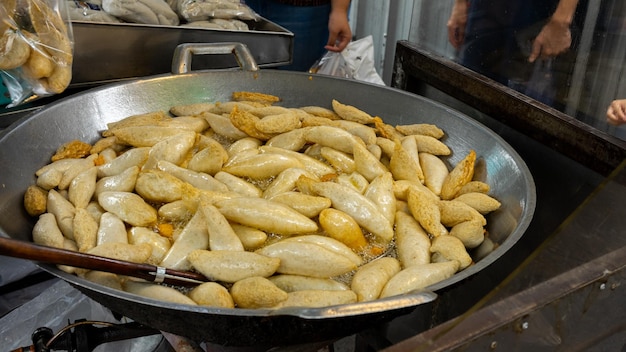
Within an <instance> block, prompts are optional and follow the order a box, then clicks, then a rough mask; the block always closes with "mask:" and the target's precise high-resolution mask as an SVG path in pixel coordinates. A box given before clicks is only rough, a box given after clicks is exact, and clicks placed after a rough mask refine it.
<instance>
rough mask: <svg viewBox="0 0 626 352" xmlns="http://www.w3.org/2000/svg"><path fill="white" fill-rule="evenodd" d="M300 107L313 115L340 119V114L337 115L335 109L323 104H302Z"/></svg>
mask: <svg viewBox="0 0 626 352" xmlns="http://www.w3.org/2000/svg"><path fill="white" fill-rule="evenodd" d="M300 109H301V110H302V111H304V112H306V113H308V114H311V115H315V116H319V117H325V118H327V119H331V120H338V119H340V117H339V115H337V113H336V112H334V111H333V110H330V109H327V108H324V107H321V106H302V107H300Z"/></svg>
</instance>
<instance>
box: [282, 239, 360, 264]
mask: <svg viewBox="0 0 626 352" xmlns="http://www.w3.org/2000/svg"><path fill="white" fill-rule="evenodd" d="M281 242H300V243H312V244H316V245H318V246H321V247H323V248H325V249H327V250H329V251H331V252H333V253H336V254H339V255H342V256H344V257H346V258H348V259H349V260H350V261H352V262H353V263H354V265H356V266H359V265H361V264H362V263H363V259H362V258H361V257H360V256H359V255H358V254H356V253H354V252H353V251H352V250H351V249H350V248H349V247H348V246H346V245H345V244H343V243H342V242H341V241H337V240H335V239H334V238H331V237H328V236H321V235H302V236H293V237H289V238H284V239H282V240H281Z"/></svg>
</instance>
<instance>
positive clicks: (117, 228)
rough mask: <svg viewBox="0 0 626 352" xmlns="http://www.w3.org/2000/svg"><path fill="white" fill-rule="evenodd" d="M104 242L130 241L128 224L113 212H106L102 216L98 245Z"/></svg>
mask: <svg viewBox="0 0 626 352" xmlns="http://www.w3.org/2000/svg"><path fill="white" fill-rule="evenodd" d="M103 243H128V234H127V233H126V224H124V222H123V221H122V219H120V218H119V217H118V216H117V215H115V214H113V213H109V212H105V213H104V214H102V216H100V223H99V226H98V232H97V234H96V245H100V244H103Z"/></svg>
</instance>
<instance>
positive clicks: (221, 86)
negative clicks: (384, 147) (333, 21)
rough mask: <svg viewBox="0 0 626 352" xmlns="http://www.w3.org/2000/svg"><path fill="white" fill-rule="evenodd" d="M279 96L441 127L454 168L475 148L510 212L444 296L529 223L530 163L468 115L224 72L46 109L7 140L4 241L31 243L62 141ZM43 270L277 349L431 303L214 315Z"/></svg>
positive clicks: (354, 87) (187, 331) (311, 83)
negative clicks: (158, 116)
mask: <svg viewBox="0 0 626 352" xmlns="http://www.w3.org/2000/svg"><path fill="white" fill-rule="evenodd" d="M240 90H246V91H257V92H264V93H269V94H273V95H277V96H279V97H281V98H282V99H283V100H282V102H281V103H280V104H282V105H285V106H290V107H294V106H305V105H319V106H325V107H330V104H331V100H332V99H337V100H339V101H340V102H342V103H344V104H350V105H354V106H357V107H359V108H361V109H363V110H365V111H367V112H369V113H370V114H372V115H378V116H380V117H381V118H383V120H385V121H386V122H387V123H390V124H394V125H395V124H409V123H418V122H422V123H433V124H436V125H438V126H439V127H441V128H442V129H443V130H445V131H446V133H447V136H446V137H445V143H446V144H447V145H448V146H449V147H450V148H451V149H452V151H453V153H452V155H451V156H449V158H448V161H449V162H450V164H451V165H455V164H456V163H457V162H458V161H459V160H460V159H461V158H463V157H464V156H465V155H466V154H467V152H468V151H469V150H470V149H474V150H475V151H476V153H477V156H478V162H477V172H476V173H477V176H478V177H480V179H481V180H483V181H485V182H487V183H489V184H490V185H491V194H492V195H493V196H495V197H496V198H498V199H499V200H500V201H501V202H502V208H501V209H500V210H498V211H496V212H494V213H492V214H490V215H489V217H488V228H487V229H488V231H489V235H490V239H491V240H492V241H493V242H495V244H496V246H495V249H494V250H493V251H492V252H490V253H489V254H488V255H486V256H483V257H482V258H480V259H478V258H476V259H477V262H476V264H475V265H473V266H471V267H469V268H468V269H466V270H464V271H462V272H460V273H457V274H456V275H454V276H453V277H451V278H450V279H447V280H445V281H443V282H440V283H438V284H436V285H433V286H432V287H429V289H432V290H433V291H435V292H436V291H437V290H441V289H443V288H445V287H448V286H450V285H452V284H456V283H459V282H461V281H463V280H465V279H467V278H468V277H470V276H472V275H474V274H476V273H478V272H479V271H481V270H482V269H483V268H485V267H486V266H488V265H490V264H492V263H493V262H494V261H496V260H497V259H498V258H500V257H501V256H503V255H504V254H505V253H506V252H507V250H509V249H510V248H511V246H513V245H514V244H515V243H516V242H517V241H518V239H519V238H520V237H521V236H522V234H523V233H524V232H525V230H526V228H527V227H528V225H529V223H530V221H531V218H532V215H533V211H534V208H535V201H536V198H535V186H534V182H533V179H532V176H531V174H530V172H529V170H528V168H527V167H526V164H525V163H524V161H523V160H522V159H521V158H520V156H519V155H518V154H517V153H516V152H515V150H513V149H512V148H511V147H510V146H509V145H508V144H507V143H506V142H505V141H504V140H503V139H501V138H500V137H499V136H498V135H496V134H495V133H494V132H492V131H491V130H489V129H487V128H486V127H484V126H483V125H481V124H479V123H477V122H476V121H474V120H472V119H470V118H468V117H466V116H465V115H463V114H461V113H459V112H457V111H455V110H452V109H450V108H448V107H446V106H443V105H441V104H438V103H436V102H433V101H431V100H428V99H425V98H423V97H420V96H416V95H413V94H409V93H405V92H402V91H398V90H394V89H391V88H387V87H382V86H376V85H371V84H367V83H363V82H357V81H353V80H347V79H341V78H335V77H329V76H317V75H311V74H306V73H298V72H287V71H279V70H261V71H252V72H251V71H245V70H237V71H233V70H225V71H210V72H193V73H188V74H174V75H161V76H155V77H150V78H146V79H139V80H135V81H131V82H127V83H120V84H112V85H108V86H104V87H100V88H95V89H92V90H88V91H85V92H83V93H79V94H76V95H73V96H70V97H68V98H65V99H62V100H59V101H57V102H55V103H52V104H50V105H47V106H45V107H44V108H42V109H41V110H39V111H37V112H35V113H33V114H32V115H30V116H27V117H25V118H23V119H21V120H20V121H17V122H16V123H14V124H13V125H11V126H10V127H9V128H8V129H7V130H5V131H3V132H2V134H0V165H2V169H3V170H2V173H1V175H0V235H2V236H7V237H12V238H15V239H20V240H30V239H31V230H32V227H33V225H34V222H35V219H32V218H30V217H29V216H28V215H27V214H26V212H25V211H24V208H23V205H22V200H23V194H24V191H25V190H26V188H27V187H28V186H29V185H31V184H33V183H34V181H35V178H34V173H35V170H37V169H38V168H39V167H41V166H43V165H44V164H47V163H48V162H49V160H50V156H51V155H52V154H53V153H54V151H55V150H56V148H57V147H58V146H59V145H60V144H62V143H63V142H66V141H69V140H72V139H80V140H83V141H89V142H93V141H95V140H96V139H97V138H98V137H99V131H101V130H103V129H105V128H106V124H107V123H109V122H113V121H117V120H119V119H121V118H124V117H126V116H129V115H133V114H139V113H145V112H150V111H155V110H167V109H169V107H171V106H172V105H180V104H190V103H197V102H213V101H220V100H221V101H226V100H229V99H230V95H231V93H232V92H233V91H240ZM41 267H42V268H43V269H44V270H46V271H48V272H50V273H52V274H54V275H56V276H58V277H60V278H61V279H63V280H65V281H67V282H69V283H71V284H72V285H74V286H75V287H77V288H78V289H79V290H81V291H82V292H84V293H85V294H86V295H88V296H90V297H91V298H93V299H94V300H96V301H98V302H100V303H101V304H103V305H104V306H106V307H108V308H110V309H111V310H113V311H115V312H118V313H120V314H124V315H125V316H127V317H129V318H131V319H133V320H136V321H138V322H141V323H144V324H147V325H149V326H152V327H155V328H158V329H161V330H164V331H168V332H171V333H174V334H179V335H182V336H186V337H189V338H192V339H194V340H196V341H205V342H210V343H215V344H221V345H238V346H263V345H265V346H278V345H289V344H301V343H305V342H318V341H326V340H330V339H333V338H337V337H342V336H347V335H350V334H353V333H356V332H359V331H362V330H364V329H367V328H369V327H372V326H374V325H376V324H378V323H382V322H386V321H389V320H391V319H392V318H394V317H398V316H401V315H404V314H408V313H410V312H412V311H413V310H415V308H416V307H417V306H418V305H419V304H420V303H421V302H423V301H424V300H425V299H427V298H428V297H427V296H424V295H423V294H420V293H416V294H408V295H404V296H398V297H393V298H390V299H386V300H381V301H375V302H371V303H367V304H351V305H343V306H337V307H329V308H323V309H293V308H292V309H285V310H278V311H269V310H249V309H230V310H229V309H214V308H206V307H196V306H187V305H180V304H173V303H165V302H161V301H155V300H151V299H147V298H143V297H140V296H136V295H132V294H129V293H126V292H121V291H117V290H113V289H110V288H107V287H104V286H101V285H98V284H94V283H92V282H89V281H86V280H84V279H81V278H79V277H76V276H73V275H69V274H66V273H64V272H62V271H60V270H58V269H57V268H56V267H55V266H52V265H43V264H42V265H41Z"/></svg>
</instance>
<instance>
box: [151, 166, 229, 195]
mask: <svg viewBox="0 0 626 352" xmlns="http://www.w3.org/2000/svg"><path fill="white" fill-rule="evenodd" d="M156 168H157V169H158V170H160V171H163V172H166V173H168V174H170V175H172V176H174V177H176V178H178V179H180V180H181V181H184V182H187V183H189V184H190V185H191V186H193V187H195V188H197V189H205V190H209V191H215V192H228V187H227V186H226V185H225V184H223V183H222V182H220V181H218V180H216V179H215V178H214V177H213V176H211V175H209V174H207V173H204V172H197V171H194V170H190V169H187V168H184V167H181V166H178V165H176V164H174V163H172V162H169V161H166V160H159V161H158V162H157V164H156Z"/></svg>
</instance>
